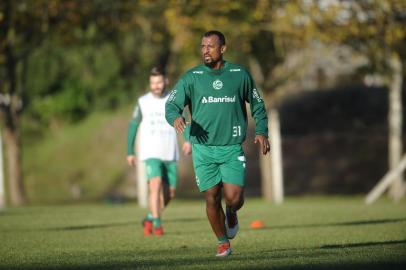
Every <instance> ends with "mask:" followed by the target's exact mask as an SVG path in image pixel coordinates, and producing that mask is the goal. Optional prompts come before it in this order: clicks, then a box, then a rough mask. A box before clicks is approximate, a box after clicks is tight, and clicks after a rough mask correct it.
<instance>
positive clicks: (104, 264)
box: [0, 239, 406, 270]
mask: <svg viewBox="0 0 406 270" xmlns="http://www.w3.org/2000/svg"><path fill="white" fill-rule="evenodd" d="M405 243H406V239H404V240H397V241H383V242H366V243H354V244H346V245H324V246H320V247H313V248H291V249H269V250H261V251H259V252H258V251H255V252H253V251H241V253H235V254H234V255H232V256H230V257H227V258H216V257H214V256H213V254H207V253H203V254H202V251H201V250H200V249H198V248H189V247H177V248H176V247H174V249H161V250H155V251H154V254H151V251H147V250H144V251H132V250H128V251H123V252H115V251H107V252H102V254H98V255H97V257H98V258H100V261H98V262H94V263H92V262H86V263H82V264H81V263H80V259H83V260H87V259H88V258H86V257H83V256H78V260H77V261H76V262H74V263H69V262H64V263H65V264H69V265H58V264H55V263H54V262H49V261H48V262H49V264H46V263H47V262H41V263H40V264H38V262H37V263H36V264H35V265H19V266H14V265H12V266H7V267H6V266H4V265H3V266H2V265H1V264H0V270H2V269H10V270H13V269H29V270H31V269H45V270H50V269H57V270H68V269H89V270H90V269H101V270H107V269H157V268H161V269H178V268H182V269H196V268H199V269H239V270H248V269H253V270H257V269H258V270H259V269H273V270H283V269H295V270H305V269H320V270H322V269H326V270H327V269H329V270H330V269H333V270H336V269H368V270H370V269H373V270H375V269H391V270H392V269H405V267H406V258H402V259H401V260H398V261H396V260H394V259H392V260H390V259H389V258H386V259H385V258H382V259H381V260H379V261H377V260H375V261H369V260H368V259H369V257H365V258H364V260H365V261H362V262H359V261H358V262H353V261H351V260H354V258H357V260H358V259H359V255H362V254H365V252H367V251H366V250H365V249H357V248H359V247H368V246H387V245H398V244H405ZM343 248H355V249H354V250H351V254H353V255H354V256H353V257H351V256H350V257H347V256H343V255H348V251H346V252H344V253H338V252H340V249H343ZM332 249H337V250H336V251H334V252H333V251H332ZM176 250H177V251H176ZM358 253H359V254H358ZM156 254H159V256H155V255H156ZM120 257H122V258H123V259H120ZM331 258H334V259H331ZM309 259H310V260H309ZM287 260H288V261H287ZM306 260H307V261H308V262H307V263H305V261H306ZM326 261H329V262H328V263H326Z"/></svg>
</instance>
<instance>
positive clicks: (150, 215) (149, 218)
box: [145, 212, 154, 221]
mask: <svg viewBox="0 0 406 270" xmlns="http://www.w3.org/2000/svg"><path fill="white" fill-rule="evenodd" d="M145 219H146V220H149V221H152V220H153V219H154V218H153V217H152V214H151V212H149V213H148V215H147V217H146V218H145Z"/></svg>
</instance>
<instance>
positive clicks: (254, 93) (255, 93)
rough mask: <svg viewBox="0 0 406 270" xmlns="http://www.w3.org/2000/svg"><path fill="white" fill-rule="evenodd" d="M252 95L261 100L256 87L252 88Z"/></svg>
mask: <svg viewBox="0 0 406 270" xmlns="http://www.w3.org/2000/svg"><path fill="white" fill-rule="evenodd" d="M252 97H253V98H255V99H256V100H257V101H258V102H262V98H261V97H260V95H259V93H258V91H257V89H255V88H254V89H252Z"/></svg>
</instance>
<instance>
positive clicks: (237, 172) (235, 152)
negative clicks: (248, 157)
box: [220, 145, 246, 187]
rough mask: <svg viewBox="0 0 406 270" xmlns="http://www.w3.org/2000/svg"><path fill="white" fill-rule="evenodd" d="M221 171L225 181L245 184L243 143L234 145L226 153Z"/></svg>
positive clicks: (239, 184) (241, 185)
mask: <svg viewBox="0 0 406 270" xmlns="http://www.w3.org/2000/svg"><path fill="white" fill-rule="evenodd" d="M223 156H224V159H223V163H222V164H221V165H220V173H221V178H222V181H223V183H228V184H233V185H237V186H240V187H244V186H245V179H246V177H245V155H244V152H243V150H242V147H241V145H234V146H231V147H230V148H229V149H227V152H225V153H224V155H223Z"/></svg>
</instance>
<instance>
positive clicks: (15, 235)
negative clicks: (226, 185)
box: [0, 197, 406, 269]
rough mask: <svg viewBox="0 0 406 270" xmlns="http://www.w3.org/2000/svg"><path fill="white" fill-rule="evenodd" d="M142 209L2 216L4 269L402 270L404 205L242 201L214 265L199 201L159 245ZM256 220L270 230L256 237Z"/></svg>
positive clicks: (180, 214)
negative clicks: (146, 229)
mask: <svg viewBox="0 0 406 270" xmlns="http://www.w3.org/2000/svg"><path fill="white" fill-rule="evenodd" d="M144 213H145V210H143V209H139V208H138V207H137V205H136V204H135V203H127V204H121V205H107V204H104V205H102V204H100V205H71V206H32V207H25V208H11V209H8V210H7V211H4V212H0V269H383V268H386V269H405V268H404V267H405V266H406V202H405V201H404V200H403V201H402V202H401V203H398V204H393V203H392V202H390V201H387V200H380V201H379V202H378V203H376V204H374V205H373V206H365V205H364V204H363V202H362V198H361V197H350V198H342V197H332V198H326V197H315V198H288V199H287V200H286V202H285V203H284V204H283V205H282V206H275V205H272V204H269V203H265V202H264V201H262V200H259V199H247V201H246V205H245V206H244V208H243V209H242V210H241V211H240V212H239V216H240V226H241V230H240V232H239V234H238V235H237V237H236V239H235V240H232V247H233V251H234V253H233V255H231V256H230V257H227V258H216V257H214V254H215V249H216V239H215V238H214V236H213V234H212V232H211V229H210V227H209V224H208V221H207V220H206V217H205V209H204V204H203V201H200V200H197V201H189V200H188V201H184V200H177V201H175V202H173V203H172V204H171V205H170V207H169V208H168V209H167V211H166V212H165V214H164V221H163V224H164V227H165V231H166V235H165V236H164V237H161V238H158V237H144V236H142V230H141V226H140V219H141V218H142V217H143V215H144ZM254 219H261V220H262V221H263V222H264V223H265V225H266V227H265V228H264V229H259V230H253V229H250V228H249V223H250V222H251V221H252V220H254Z"/></svg>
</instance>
